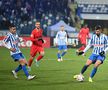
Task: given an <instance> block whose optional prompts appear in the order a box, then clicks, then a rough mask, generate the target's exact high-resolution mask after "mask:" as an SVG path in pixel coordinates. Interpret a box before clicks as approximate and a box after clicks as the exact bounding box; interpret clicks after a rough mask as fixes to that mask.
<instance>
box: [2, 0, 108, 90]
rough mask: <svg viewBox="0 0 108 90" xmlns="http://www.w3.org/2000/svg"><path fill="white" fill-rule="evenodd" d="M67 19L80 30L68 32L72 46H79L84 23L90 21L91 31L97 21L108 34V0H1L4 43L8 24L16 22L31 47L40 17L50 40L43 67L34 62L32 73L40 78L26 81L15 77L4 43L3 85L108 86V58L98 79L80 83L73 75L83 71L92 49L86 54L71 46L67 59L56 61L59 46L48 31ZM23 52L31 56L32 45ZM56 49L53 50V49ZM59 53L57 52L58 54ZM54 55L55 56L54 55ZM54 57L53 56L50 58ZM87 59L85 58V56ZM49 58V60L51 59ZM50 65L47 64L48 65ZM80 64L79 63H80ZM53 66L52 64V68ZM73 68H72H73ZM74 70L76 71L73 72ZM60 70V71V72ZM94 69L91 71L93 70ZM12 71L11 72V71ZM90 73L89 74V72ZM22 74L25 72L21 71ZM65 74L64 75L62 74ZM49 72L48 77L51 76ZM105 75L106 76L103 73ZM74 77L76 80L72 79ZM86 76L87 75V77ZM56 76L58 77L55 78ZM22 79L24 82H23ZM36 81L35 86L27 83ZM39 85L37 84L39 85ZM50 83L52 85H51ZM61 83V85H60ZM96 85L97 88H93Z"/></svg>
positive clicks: (101, 89)
mask: <svg viewBox="0 0 108 90" xmlns="http://www.w3.org/2000/svg"><path fill="white" fill-rule="evenodd" d="M61 20H62V21H64V22H65V23H66V24H67V25H69V26H71V27H74V28H75V30H76V31H74V32H71V34H70V32H67V33H68V34H69V39H70V40H69V42H70V46H71V47H79V43H78V40H77V34H78V32H79V30H80V28H81V27H82V25H83V24H88V27H89V28H90V33H91V34H92V33H93V32H94V27H95V25H97V24H99V25H101V26H102V28H103V30H104V31H103V32H104V33H105V34H106V35H108V0H0V46H2V43H1V41H2V39H3V37H4V36H5V35H6V34H7V32H8V24H9V23H13V24H15V25H16V27H17V32H18V34H19V36H21V38H20V39H21V40H23V39H24V42H22V43H20V46H21V47H30V45H31V42H30V40H29V38H28V37H29V36H30V33H31V31H32V29H33V28H34V27H35V22H36V21H40V22H41V27H42V28H43V30H44V38H45V39H46V40H47V43H46V45H45V47H47V48H46V49H45V52H46V56H45V58H44V59H45V60H44V61H42V62H41V66H40V67H39V68H35V66H33V71H32V73H34V72H36V75H37V82H36V80H34V81H30V82H26V83H25V78H24V77H21V79H22V80H21V79H20V80H18V81H17V80H15V79H13V77H12V75H11V74H10V71H11V70H12V69H13V67H14V66H16V64H15V65H13V64H12V63H13V62H11V60H7V58H8V59H11V58H10V57H9V53H8V52H7V50H6V49H5V48H3V47H0V58H1V62H0V88H1V89H5V90H9V89H10V90H12V89H14V88H17V89H23V90H27V89H29V90H33V89H37V90H43V88H44V89H46V90H51V89H52V90H66V89H68V90H72V89H74V90H84V89H85V90H86V89H88V90H91V89H92V90H97V89H98V90H106V89H108V88H107V83H108V79H107V77H108V74H107V72H106V73H103V71H107V66H108V65H107V61H106V62H105V65H104V66H103V67H102V69H100V72H99V74H98V75H97V78H96V82H95V83H94V84H89V83H88V82H87V80H86V82H84V84H82V83H77V82H75V81H74V80H73V79H72V75H74V74H76V73H78V72H79V70H80V67H82V65H83V64H84V62H85V60H86V59H87V58H88V56H89V55H90V53H91V50H90V51H89V53H87V56H86V57H82V56H81V57H77V56H76V55H75V51H76V49H73V48H72V49H69V51H68V53H67V55H66V56H65V57H64V59H66V60H67V61H64V62H62V63H58V62H57V61H56V52H57V49H56V48H50V47H54V42H53V41H54V37H55V34H56V33H55V34H54V36H50V35H47V31H48V29H49V27H50V26H52V25H54V24H56V23H58V22H59V21H61ZM21 50H22V52H23V53H24V54H25V56H26V58H27V59H28V58H29V48H26V49H25V48H22V49H21ZM52 51H53V52H52ZM54 54H55V55H54ZM53 55H54V56H53ZM50 59H51V60H50ZM81 59H83V61H82V60H81ZM47 60H48V61H47ZM46 65H47V66H46ZM76 66H79V67H76ZM49 67H50V68H49ZM71 70H72V72H71ZM73 71H74V72H73ZM59 72H60V73H59ZM89 72H90V71H88V73H89ZM8 73H9V74H8ZM56 73H57V74H56ZM88 73H87V74H86V75H88ZM20 74H21V75H22V73H20ZM61 74H62V75H61ZM47 75H48V77H47ZM101 76H102V77H101ZM71 79H72V80H71ZM85 79H86V78H85ZM54 80H55V81H54ZM21 83H23V84H22V86H21V85H20V84H21ZM23 85H24V86H29V85H32V87H27V88H26V87H25V88H24V87H23ZM35 85H36V86H35ZM48 86H49V87H48ZM56 87H57V88H56ZM93 87H94V88H93Z"/></svg>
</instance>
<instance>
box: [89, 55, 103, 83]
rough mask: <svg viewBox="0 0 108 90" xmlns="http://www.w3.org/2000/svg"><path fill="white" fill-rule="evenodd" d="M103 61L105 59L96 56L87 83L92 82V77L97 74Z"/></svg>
mask: <svg viewBox="0 0 108 90" xmlns="http://www.w3.org/2000/svg"><path fill="white" fill-rule="evenodd" d="M104 60H105V57H104V56H100V55H98V57H97V61H96V62H95V64H94V68H93V70H92V72H91V74H90V77H89V82H92V78H93V77H94V75H95V74H96V72H97V69H98V67H99V66H100V65H101V64H102V63H103V61H104Z"/></svg>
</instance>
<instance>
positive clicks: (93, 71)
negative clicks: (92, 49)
mask: <svg viewBox="0 0 108 90" xmlns="http://www.w3.org/2000/svg"><path fill="white" fill-rule="evenodd" d="M96 72H97V67H94V68H93V70H92V72H91V74H90V77H91V78H93V77H94V75H95V74H96Z"/></svg>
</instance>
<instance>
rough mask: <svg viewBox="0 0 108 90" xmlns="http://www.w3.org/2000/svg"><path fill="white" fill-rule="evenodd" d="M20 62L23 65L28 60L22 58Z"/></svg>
mask: <svg viewBox="0 0 108 90" xmlns="http://www.w3.org/2000/svg"><path fill="white" fill-rule="evenodd" d="M19 62H20V64H21V65H27V61H26V60H24V59H21V60H20V61H19Z"/></svg>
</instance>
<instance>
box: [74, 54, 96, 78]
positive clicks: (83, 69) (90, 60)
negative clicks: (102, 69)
mask: <svg viewBox="0 0 108 90" xmlns="http://www.w3.org/2000/svg"><path fill="white" fill-rule="evenodd" d="M95 59H96V57H95V55H94V54H92V55H91V56H90V57H89V59H88V60H87V61H86V64H85V65H84V66H83V68H82V69H81V72H80V75H81V76H83V74H84V72H85V71H86V70H87V68H88V67H89V66H90V65H91V64H92V63H93V61H94V60H95ZM77 76H78V75H75V76H74V78H77Z"/></svg>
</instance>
